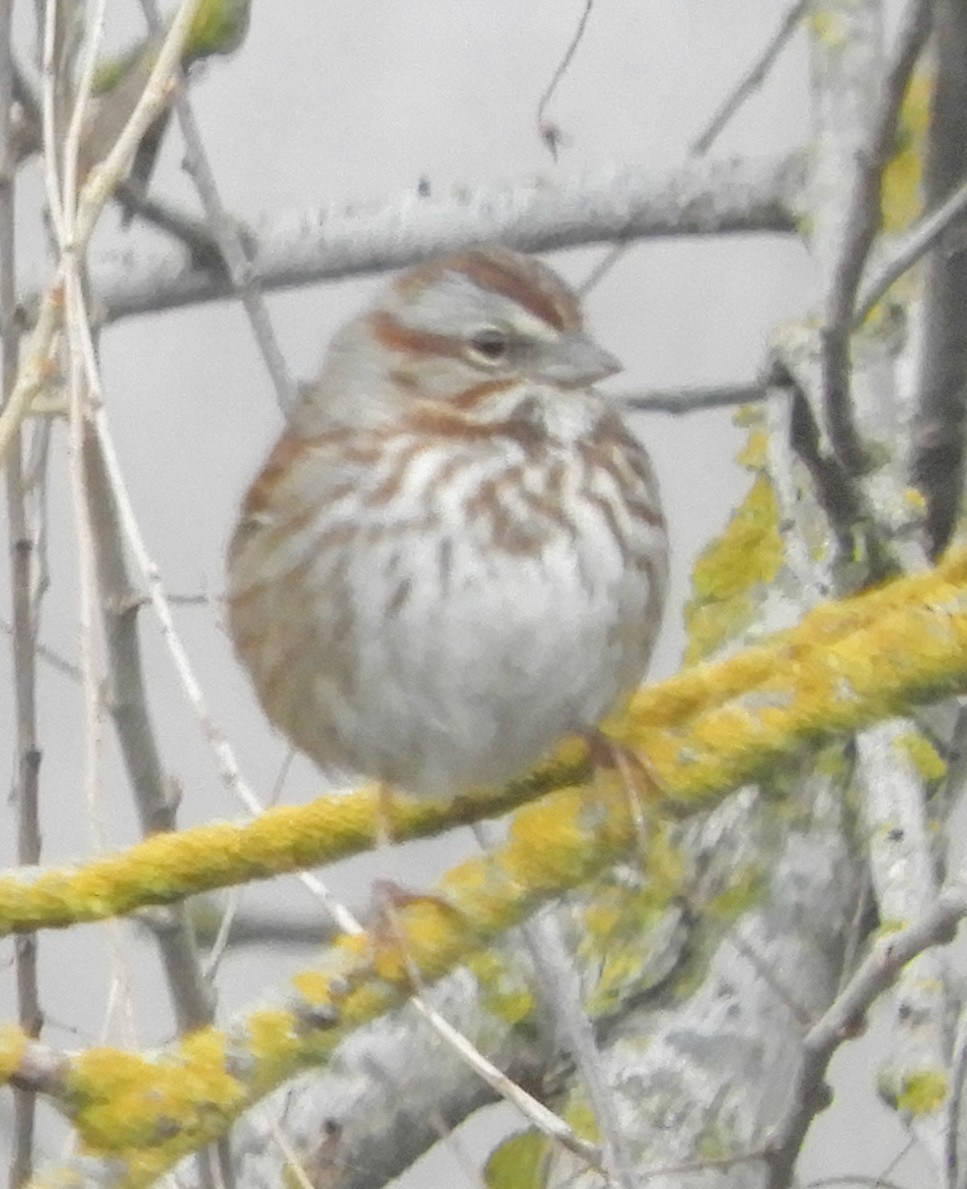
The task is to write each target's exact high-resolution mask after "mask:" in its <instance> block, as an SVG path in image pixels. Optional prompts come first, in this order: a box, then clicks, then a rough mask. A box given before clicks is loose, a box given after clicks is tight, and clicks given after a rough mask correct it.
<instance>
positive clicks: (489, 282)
mask: <svg viewBox="0 0 967 1189" xmlns="http://www.w3.org/2000/svg"><path fill="white" fill-rule="evenodd" d="M522 264H523V267H522ZM450 267H451V268H452V269H453V271H454V272H462V273H463V274H464V276H467V277H469V278H470V279H471V280H472V281H473V282H474V284H476V285H479V286H480V288H481V289H489V290H490V291H491V292H492V293H500V294H501V295H502V296H503V297H507V298H509V299H510V300H511V301H514V302H517V304H518V305H521V306H523V307H524V309H525V310H529V311H530V312H531V313H532V314H534V315H535V316H536V317H538V318H540V319H542V321H544V322H546V323H547V324H548V326H553V327H554V329H555V330H579V329H580V328H581V324H582V320H581V309H580V306H579V305H578V301H577V298H576V297H575V296H574V294H573V293H571V291H570V290H569V289H566V288H565V287H564V286H563V285H562V284H560V283H559V281H558V279H557V277H556V276H554V274H553V273H551V272H550V271H549V270H545V269H544V267H543V266H542V265H541V264H540V263H539V262H538V261H536V260H528V259H526V258H525V259H524V260H523V261H521V259H519V258H518V257H515V256H510V255H505V254H504V253H503V252H500V251H499V250H491V251H487V250H478V251H471V252H461V253H460V254H459V255H458V256H455V257H453V259H452V261H451V262H450Z"/></svg>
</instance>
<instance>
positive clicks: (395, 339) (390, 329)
mask: <svg viewBox="0 0 967 1189" xmlns="http://www.w3.org/2000/svg"><path fill="white" fill-rule="evenodd" d="M368 322H369V326H370V329H371V330H372V332H373V337H374V338H375V339H376V341H377V342H378V343H379V344H380V345H381V346H383V347H385V348H386V349H387V351H399V352H402V353H403V354H404V355H450V356H452V357H454V358H459V357H460V356H461V355H463V349H464V347H463V343H462V342H461V341H460V340H459V339H454V338H449V337H448V336H447V335H445V334H433V333H432V332H431V331H428V330H414V329H413V328H412V327H410V326H404V325H403V323H402V322H398V321H397V320H396V319H395V318H394V317H393V315H392V314H387V313H386V311H385V310H375V311H374V312H373V313H372V314H370V315H369V318H368Z"/></svg>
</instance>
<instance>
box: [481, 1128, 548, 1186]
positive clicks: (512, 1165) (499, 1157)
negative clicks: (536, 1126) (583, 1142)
mask: <svg viewBox="0 0 967 1189" xmlns="http://www.w3.org/2000/svg"><path fill="white" fill-rule="evenodd" d="M550 1150H551V1145H550V1140H548V1139H547V1137H546V1136H544V1135H541V1134H540V1133H539V1132H536V1131H523V1132H520V1133H519V1134H518V1135H512V1136H510V1138H509V1139H505V1140H504V1141H503V1142H502V1143H500V1144H498V1146H497V1147H496V1148H495V1149H494V1150H493V1152H491V1154H490V1156H489V1157H488V1159H487V1163H486V1165H485V1166H484V1182H485V1184H486V1185H487V1186H488V1187H489V1189H541V1187H542V1186H543V1185H544V1182H545V1178H544V1175H543V1174H544V1164H545V1161H546V1160H547V1157H548V1155H549V1154H550Z"/></svg>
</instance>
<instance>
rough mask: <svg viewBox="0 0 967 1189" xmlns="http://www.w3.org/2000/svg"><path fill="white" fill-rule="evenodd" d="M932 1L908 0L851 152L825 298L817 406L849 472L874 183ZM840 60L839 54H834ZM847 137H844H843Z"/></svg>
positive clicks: (856, 465)
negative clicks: (853, 340)
mask: <svg viewBox="0 0 967 1189" xmlns="http://www.w3.org/2000/svg"><path fill="white" fill-rule="evenodd" d="M932 9H933V0H909V3H908V4H907V6H906V9H905V11H904V16H903V23H902V26H901V29H900V32H899V34H898V38H897V47H896V50H895V52H894V57H893V61H892V62H891V63H890V65H889V68H888V70H887V72H886V75H885V77H884V79H883V83H882V94H881V97H880V100H879V104H878V107H877V111H876V114H875V119H874V121H873V124H872V128H871V132H870V135H869V139H868V142H867V143H866V144H865V145H863V146H862V148H861V150H860V152H859V153H858V154H857V156H856V159H855V161H854V167H853V181H852V186H851V190H850V196H849V201H848V206H847V209H846V211H845V222H844V225H843V227H842V231H841V235H840V242H839V247H838V259H837V265H836V269H835V272H834V275H833V277H832V284H831V287H830V289H829V291H828V293H827V295H826V300H825V309H824V320H825V324H824V327H823V333H822V338H823V408H824V411H825V419H826V428H827V430H828V432H829V435H830V439H831V441H832V444H833V449H834V450H835V452H836V455H837V457H838V458H839V460H840V462H841V463H842V465H843V466H844V467H845V468H846V470H847V471H848V472H850V473H854V474H855V473H858V472H860V471H862V470H863V468H864V466H865V460H864V451H863V448H862V445H861V443H860V440H859V437H858V435H857V432H856V426H855V424H854V422H853V416H852V411H851V406H850V359H849V344H850V331H851V329H852V326H853V320H854V309H855V307H856V295H857V292H858V290H859V286H860V281H861V280H862V276H863V270H864V268H865V267H866V261H867V257H868V255H869V252H870V248H871V247H872V245H873V240H874V238H875V237H876V234H877V232H878V231H879V228H880V185H881V181H882V177H883V170H884V168H885V166H886V164H887V162H888V161H889V159H890V156H891V154H892V149H893V141H894V136H895V134H896V124H897V116H898V114H899V111H900V104H901V103H902V102H903V96H904V94H905V93H906V88H907V83H908V81H909V79H910V73H911V71H912V70H913V67H914V65H915V63H916V61H917V58H918V57H919V56H920V51H921V50H922V48H923V46H924V43H925V42H926V39H927V37H928V35H929V33H930V28H931V16H932ZM834 52H835V54H836V55H837V56H842V55H841V54H840V51H839V50H836V51H834ZM847 135H848V133H847Z"/></svg>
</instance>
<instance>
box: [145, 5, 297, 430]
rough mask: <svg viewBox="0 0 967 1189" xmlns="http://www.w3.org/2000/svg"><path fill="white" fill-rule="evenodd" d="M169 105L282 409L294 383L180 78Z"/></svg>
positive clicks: (148, 9)
mask: <svg viewBox="0 0 967 1189" xmlns="http://www.w3.org/2000/svg"><path fill="white" fill-rule="evenodd" d="M141 8H142V10H143V11H144V14H145V17H146V18H147V21H148V25H149V28H151V29H152V31H156V30H158V29H159V28H160V27H161V19H160V16H159V14H158V6H157V4H156V3H155V0H141ZM174 109H175V114H176V115H177V117H178V123H179V125H180V126H181V134H182V136H183V137H184V139H185V149H186V167H187V169H188V172H189V174H190V175H191V177H192V180H193V181H194V183H195V186H196V188H197V190H198V195H199V197H200V198H201V202H202V206H203V207H204V208H205V215H206V217H207V220H208V226H209V227H210V228H211V231H212V234H213V236H214V238H215V242H216V243H217V245H218V248H219V251H220V252H221V256H222V259H223V260H224V262H225V267H226V268H227V269H228V275H229V279H230V281H231V285H232V290H233V292H234V293H235V294H237V295H238V297H239V299H240V301H241V303H242V308H243V309H244V310H245V313H246V315H247V316H248V320H249V324H250V325H251V327H252V333H253V335H254V337H255V342H256V345H257V346H258V348H259V352H260V353H261V355H262V359H263V361H264V363H265V367H266V371H267V372H268V374H269V377H270V379H271V381H272V384H273V386H274V388H275V395H276V400H277V401H278V404H279V407H280V408H281V409H282V411H283V412H287V411H288V410H289V409H290V408H291V407H292V405H293V403H294V401H295V395H296V387H295V383H294V382H293V380H292V377H291V375H290V374H289V369H288V366H287V365H286V362H285V357H284V356H283V354H282V350H281V348H280V347H279V343H278V339H277V338H276V335H275V331H274V330H273V328H272V320H271V318H270V317H269V312H268V307H267V306H266V304H265V298H264V296H263V293H262V288H261V285H260V284H259V280H258V277H257V275H256V272H255V269H254V268H253V266H252V261H251V258H250V256H251V253H250V251H249V250H248V249H247V248H246V245H245V243H244V241H243V238H242V235H241V233H240V231H239V229H238V226H237V224H236V223H235V221H234V220H233V219H231V218H230V217H229V214H228V212H227V211H226V209H225V206H224V204H223V202H222V200H221V196H220V195H219V192H218V186H217V184H216V182H215V174H214V172H213V171H212V167H211V164H210V162H209V160H208V155H207V153H206V152H205V146H204V142H203V141H202V137H201V132H200V131H199V128H198V123H197V121H196V120H195V114H194V111H193V110H192V106H191V101H190V99H189V98H188V92H187V90H186V88H185V86H184V82H183V79H181V78H180V77H179V78H178V81H177V83H176V86H175V93H174Z"/></svg>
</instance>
